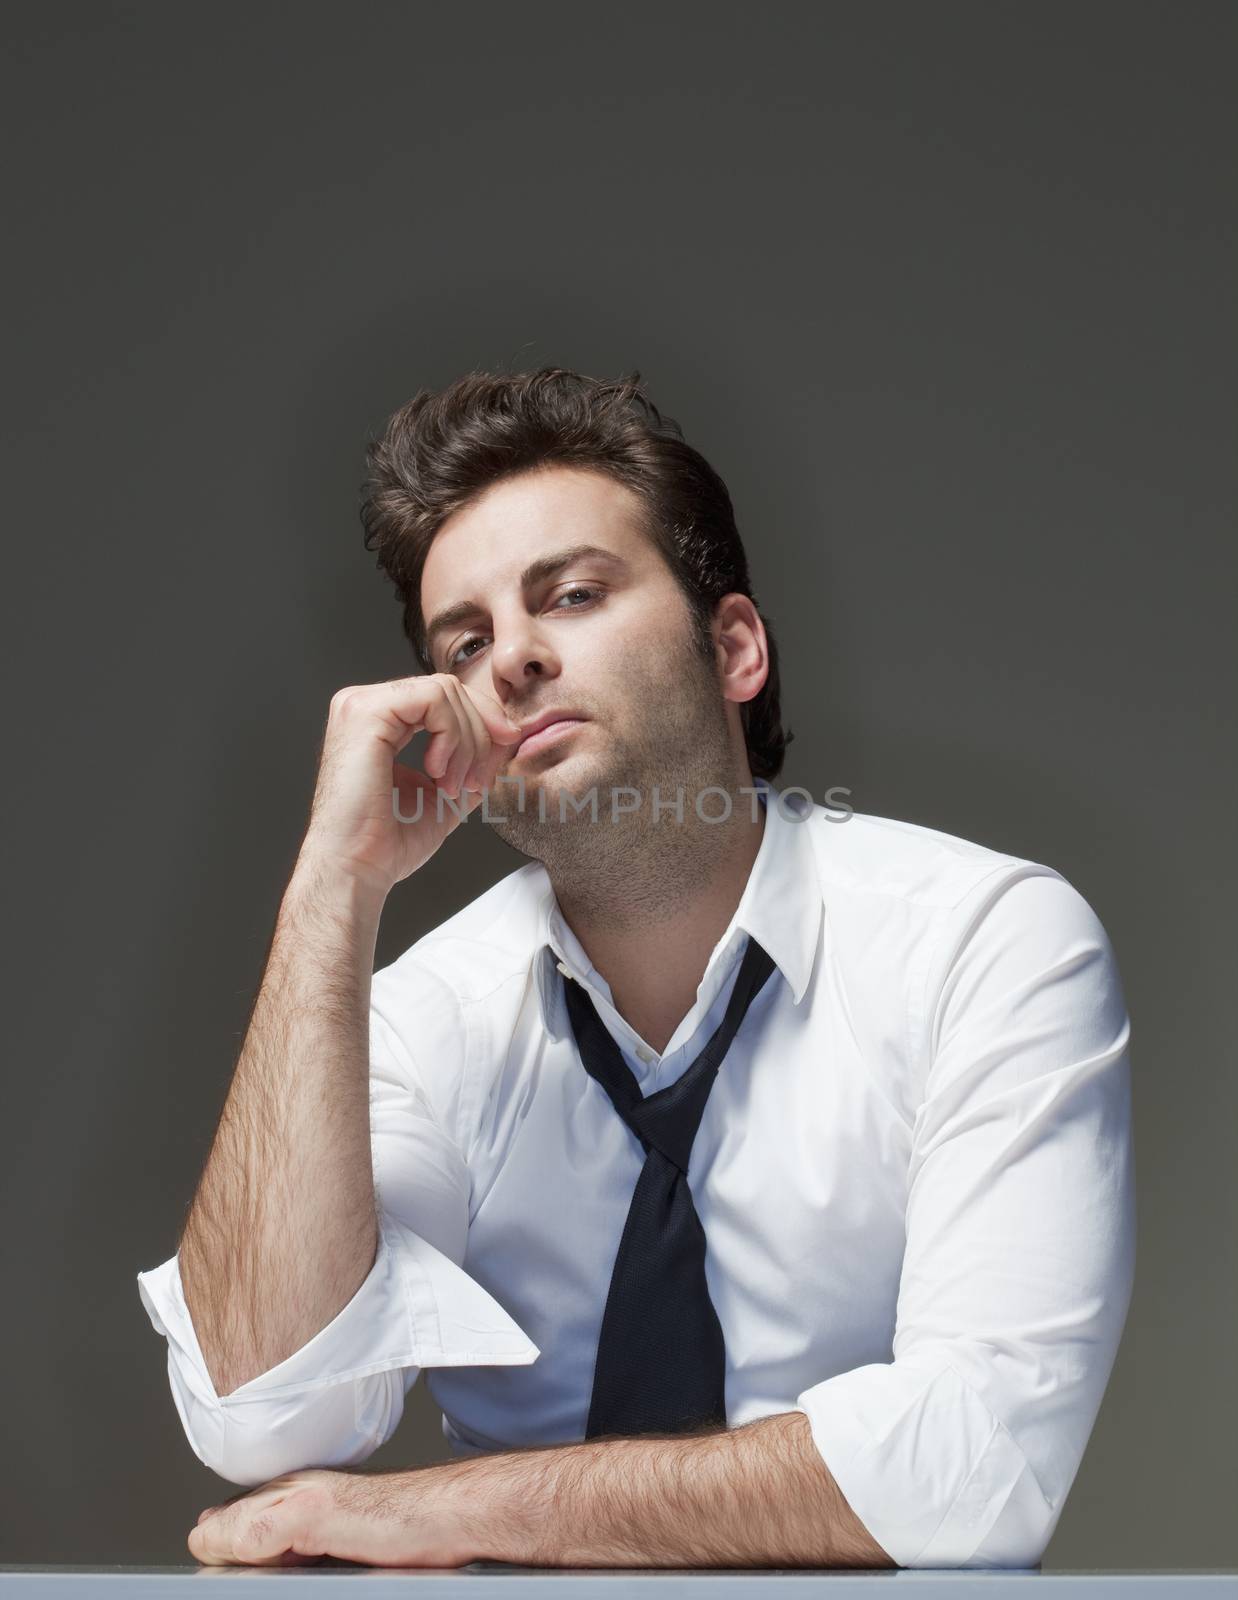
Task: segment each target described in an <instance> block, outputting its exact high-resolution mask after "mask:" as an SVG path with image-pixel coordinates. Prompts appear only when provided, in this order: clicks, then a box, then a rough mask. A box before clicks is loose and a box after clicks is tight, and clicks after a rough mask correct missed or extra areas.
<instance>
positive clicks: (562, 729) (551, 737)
mask: <svg viewBox="0 0 1238 1600" xmlns="http://www.w3.org/2000/svg"><path fill="white" fill-rule="evenodd" d="M587 720H588V719H587V718H585V717H573V716H563V717H556V718H554V719H553V720H552V721H549V722H544V723H542V725H541V726H540V727H537V728H535V729H534V730H533V732H531V733H527V734H526V735H525V736H524V738H523V739H522V740H521V741H520V743H519V745H518V746H517V747H516V755H517V756H524V755H533V754H534V753H535V752H536V751H538V750H544V749H546V748H548V747H549V746H550V745H552V744H554V743H555V742H556V741H557V740H559V739H563V738H566V737H567V735H568V734H570V733H574V732H575V731H576V729H577V728H583V727H584V725H585V722H586V721H587Z"/></svg>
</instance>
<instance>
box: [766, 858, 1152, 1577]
mask: <svg viewBox="0 0 1238 1600" xmlns="http://www.w3.org/2000/svg"><path fill="white" fill-rule="evenodd" d="M924 997H925V998H924V1002H923V1004H922V1005H921V1006H920V1007H919V1008H918V1009H919V1014H920V1016H922V1018H923V1026H922V1028H917V1031H918V1032H920V1035H921V1037H922V1039H923V1041H924V1048H923V1062H924V1070H923V1079H922V1081H923V1083H924V1092H923V1096H922V1099H921V1102H920V1106H919V1110H918V1112H917V1115H916V1120H915V1125H914V1129H913V1133H912V1157H911V1162H910V1169H909V1176H908V1194H907V1209H906V1249H905V1253H904V1258H903V1267H902V1274H901V1278H900V1284H899V1294H898V1306H897V1314H896V1321H895V1333H894V1339H893V1350H892V1354H893V1358H894V1359H893V1361H892V1362H889V1363H875V1364H872V1365H869V1366H863V1367H859V1368H856V1369H855V1370H853V1371H850V1372H845V1373H842V1374H840V1375H838V1376H836V1377H833V1378H830V1379H828V1380H826V1381H824V1382H822V1383H819V1384H816V1385H814V1386H813V1387H811V1388H809V1389H807V1390H805V1391H804V1392H803V1393H802V1394H800V1395H799V1396H798V1398H797V1400H796V1404H795V1409H796V1410H800V1411H803V1412H804V1413H805V1414H806V1415H807V1417H808V1419H809V1424H810V1427H811V1430H812V1435H813V1439H814V1442H815V1444H816V1446H817V1449H818V1450H819V1452H820V1454H821V1456H822V1458H823V1459H824V1461H825V1463H826V1465H827V1466H828V1467H829V1469H830V1471H831V1473H832V1475H833V1477H834V1478H835V1480H836V1481H837V1483H838V1486H839V1488H840V1489H841V1491H842V1493H843V1495H844V1496H845V1497H846V1499H847V1501H848V1503H849V1505H850V1506H851V1508H852V1509H853V1510H854V1512H855V1513H856V1515H857V1516H858V1517H859V1518H860V1520H861V1521H862V1522H863V1523H864V1525H865V1527H866V1528H867V1529H868V1530H869V1532H870V1533H871V1534H872V1536H873V1538H874V1539H875V1540H876V1541H877V1542H878V1543H879V1544H880V1545H881V1547H882V1548H883V1549H884V1550H885V1551H886V1553H887V1554H888V1555H889V1556H890V1557H891V1559H892V1560H894V1561H896V1562H897V1563H898V1564H899V1565H900V1566H904V1567H969V1566H986V1567H988V1566H993V1567H1029V1566H1035V1565H1036V1564H1037V1563H1038V1562H1039V1561H1040V1559H1041V1556H1042V1554H1043V1552H1044V1549H1045V1546H1046V1545H1047V1544H1048V1541H1049V1538H1050V1536H1051V1535H1052V1533H1053V1530H1054V1528H1055V1527H1056V1525H1057V1521H1058V1518H1059V1516H1060V1514H1061V1510H1062V1506H1063V1504H1064V1501H1065V1498H1066V1495H1067V1493H1068V1491H1069V1489H1070V1487H1071V1484H1072V1483H1073V1481H1074V1478H1075V1474H1076V1472H1077V1470H1078V1467H1079V1463H1080V1460H1081V1459H1082V1456H1083V1451H1084V1448H1085V1446H1086V1444H1087V1441H1088V1437H1089V1435H1090V1433H1091V1430H1092V1425H1093V1423H1094V1421H1095V1419H1096V1414H1097V1411H1098V1409H1099V1407H1100V1403H1101V1398H1102V1396H1103V1394H1104V1390H1105V1385H1106V1383H1107V1382H1108V1379H1109V1374H1110V1371H1111V1369H1112V1366H1113V1361H1114V1358H1115V1355H1116V1353H1117V1348H1118V1343H1119V1340H1120V1338H1121V1334H1122V1329H1123V1326H1124V1323H1125V1320H1126V1313H1127V1309H1128V1306H1129V1302H1130V1296H1131V1290H1132V1287H1133V1282H1134V1266H1135V1193H1134V1156H1133V1148H1132V1138H1131V1132H1132V1130H1131V1103H1130V1068H1129V1038H1130V1026H1129V1021H1128V1017H1127V1012H1126V1005H1125V1000H1124V997H1123V993H1122V987H1121V982H1120V979H1119V975H1118V970H1117V965H1116V962H1115V959H1114V955H1113V951H1112V948H1111V946H1110V943H1109V940H1108V938H1107V936H1106V934H1105V930H1104V928H1103V927H1102V926H1101V923H1100V922H1099V920H1098V919H1097V917H1096V915H1095V914H1094V912H1093V911H1092V909H1091V908H1090V906H1089V905H1088V903H1087V901H1086V900H1085V899H1084V898H1083V897H1082V896H1081V895H1080V894H1079V893H1078V892H1077V891H1076V890H1075V889H1074V888H1073V887H1072V886H1071V885H1070V884H1069V883H1067V882H1066V880H1065V879H1064V878H1062V877H1061V876H1060V875H1059V874H1056V873H1054V872H1052V870H1051V869H1049V868H1045V867H1038V866H1034V865H1031V864H1026V865H1024V866H1021V867H1020V868H1018V869H1013V870H1010V869H1008V870H1007V871H1006V872H1004V873H1002V874H999V875H997V877H996V878H995V879H993V880H986V881H985V882H984V883H983V884H981V885H980V886H979V887H978V888H977V889H976V890H974V891H973V892H972V893H971V894H970V895H969V896H968V897H967V899H966V900H965V902H964V903H963V904H961V905H960V906H959V907H957V908H956V910H955V912H954V913H953V914H951V915H949V916H947V917H945V919H944V929H943V933H942V936H941V940H940V946H939V949H938V951H937V953H936V955H935V956H934V959H933V961H932V962H931V963H930V966H929V969H928V973H927V977H926V982H925V989H924ZM913 1016H914V1012H913Z"/></svg>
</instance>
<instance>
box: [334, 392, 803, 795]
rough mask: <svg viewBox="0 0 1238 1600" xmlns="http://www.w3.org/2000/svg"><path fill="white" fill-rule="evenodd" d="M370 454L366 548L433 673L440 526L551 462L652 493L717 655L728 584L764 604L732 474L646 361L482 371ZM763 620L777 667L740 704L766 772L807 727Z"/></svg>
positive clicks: (703, 642)
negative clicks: (425, 599) (694, 440)
mask: <svg viewBox="0 0 1238 1600" xmlns="http://www.w3.org/2000/svg"><path fill="white" fill-rule="evenodd" d="M366 463H367V468H368V471H367V477H366V481H365V484H364V486H363V495H364V498H363V501H362V506H361V522H362V526H363V528H364V529H365V548H366V549H367V550H370V551H373V552H376V554H377V565H378V566H379V567H380V568H381V569H382V570H383V571H384V572H385V573H386V574H387V576H388V577H389V578H390V579H391V581H392V583H393V584H394V585H395V588H396V591H397V593H398V595H399V598H400V600H401V602H402V604H403V608H404V633H405V635H406V637H407V638H408V641H409V643H410V644H411V646H412V648H413V653H414V655H415V656H416V658H417V661H418V663H419V665H420V667H421V668H422V670H423V671H424V672H426V673H431V672H433V671H434V667H433V664H432V662H431V660H430V656H429V651H428V648H427V642H426V634H425V619H424V617H423V615H422V608H421V577H422V571H423V569H424V567H425V563H426V558H427V556H428V555H429V551H430V545H431V543H432V541H433V539H434V536H435V534H436V533H437V532H438V530H439V529H440V528H441V527H442V525H443V523H444V522H446V520H447V518H448V517H450V516H452V515H453V513H455V512H457V511H460V510H462V509H463V508H464V507H465V506H467V505H469V504H471V503H472V502H473V501H475V500H477V499H478V498H479V497H480V496H481V495H482V494H483V493H484V492H485V490H486V489H488V488H489V487H490V485H492V484H494V483H497V482H498V481H499V480H500V479H502V478H508V477H512V476H514V475H516V474H518V473H522V472H528V471H531V470H534V469H536V468H539V467H545V466H550V465H560V466H574V467H587V468H592V469H593V470H594V471H597V472H603V473H606V474H608V475H609V476H610V477H612V478H614V479H616V480H617V481H618V482H619V483H622V484H624V485H626V486H627V487H628V488H629V489H631V490H633V491H634V492H635V493H636V494H637V495H638V496H639V497H640V500H641V501H642V503H643V507H644V517H643V531H644V532H645V534H646V535H647V536H648V538H649V539H650V540H652V542H653V543H654V545H655V546H656V547H657V548H658V550H659V551H660V552H661V554H662V556H663V558H664V560H665V561H666V563H667V566H668V567H669V568H670V571H671V573H672V575H673V576H674V578H675V581H676V582H677V583H678V585H679V587H680V589H681V590H682V592H683V594H684V596H685V597H686V599H687V601H688V605H689V610H690V616H691V619H692V635H693V642H694V644H695V646H696V648H697V649H699V650H700V651H701V653H702V655H703V656H705V657H707V658H710V657H712V638H711V634H710V622H711V619H712V616H713V612H714V608H715V606H716V604H717V602H718V600H719V599H720V598H721V597H722V596H723V595H725V594H743V595H747V597H748V598H749V599H750V600H752V602H753V604H754V605H755V604H756V596H755V595H754V594H753V593H752V587H751V582H750V579H749V575H748V558H747V556H746V555H745V553H744V547H743V544H742V543H741V541H740V537H739V532H738V530H737V528H736V526H735V513H734V510H733V509H732V506H731V497H730V495H729V493H728V492H727V488H726V485H725V484H724V483H723V481H722V479H721V478H720V477H719V476H718V474H717V473H716V472H715V471H714V469H713V468H712V467H711V466H710V465H709V463H708V462H707V461H706V460H705V458H704V456H702V455H701V454H700V452H699V451H697V450H694V449H693V448H692V446H691V445H690V444H687V443H686V442H685V440H684V437H683V431H682V429H681V428H680V427H679V424H678V423H677V422H675V421H674V420H673V418H671V417H667V416H663V415H662V414H661V413H660V412H659V410H658V408H657V407H656V406H655V405H654V404H653V402H652V401H651V400H650V399H649V398H648V396H647V395H646V394H645V392H644V390H643V388H642V386H641V382H640V373H639V372H632V373H631V374H630V375H629V376H627V377H624V378H619V379H616V380H615V381H613V382H611V381H606V380H602V379H598V378H589V377H584V376H582V375H581V374H580V373H576V372H569V371H566V370H565V369H564V368H562V367H542V368H540V369H539V370H538V371H536V372H518V373H493V372H470V373H467V374H466V375H465V376H463V377H461V378H458V379H457V380H456V381H455V382H454V383H452V384H451V385H450V386H449V387H448V388H446V389H443V390H442V391H441V392H439V393H431V392H430V391H427V390H422V391H421V392H420V393H418V394H417V395H416V396H415V397H414V398H413V399H412V400H410V401H409V402H408V403H407V404H406V405H404V406H401V407H400V409H399V410H398V411H396V412H395V413H394V414H393V415H392V416H391V418H390V419H389V420H388V422H387V425H386V427H385V429H384V431H383V433H382V436H381V437H380V438H377V439H374V440H372V441H371V442H370V443H369V444H368V445H367V447H366ZM759 609H760V608H759V607H758V610H759ZM762 622H763V623H764V626H765V633H766V641H767V644H768V649H769V676H768V677H767V679H766V682H765V684H764V685H763V686H762V688H761V691H760V693H759V694H757V695H756V696H754V698H753V699H751V700H749V701H746V702H744V703H743V704H742V705H741V706H740V708H739V709H740V716H741V721H742V726H743V730H744V738H745V741H746V743H747V747H748V765H749V767H750V769H751V771H752V775H753V777H754V778H766V779H771V780H772V779H773V778H775V777H777V775H778V773H779V772H780V771H781V769H782V764H783V758H784V754H785V752H786V748H787V746H788V745H789V744H790V743H791V740H792V739H793V738H794V734H792V733H791V732H790V731H787V732H784V731H783V727H782V721H781V711H780V706H779V675H778V648H777V645H776V644H775V642H774V635H773V630H772V629H771V628H770V626H769V623H768V621H766V619H765V618H764V617H762Z"/></svg>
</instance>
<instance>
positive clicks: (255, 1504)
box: [188, 1489, 284, 1566]
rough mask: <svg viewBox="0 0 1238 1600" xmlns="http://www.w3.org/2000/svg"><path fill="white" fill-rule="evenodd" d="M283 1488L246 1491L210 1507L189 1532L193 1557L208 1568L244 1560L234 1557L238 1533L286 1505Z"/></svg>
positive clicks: (189, 1542)
mask: <svg viewBox="0 0 1238 1600" xmlns="http://www.w3.org/2000/svg"><path fill="white" fill-rule="evenodd" d="M283 1497H284V1491H283V1490H282V1489H277V1490H272V1489H257V1490H249V1491H245V1492H243V1493H242V1494H241V1495H240V1496H239V1497H237V1498H235V1499H232V1500H226V1501H224V1503H223V1504H222V1505H218V1506H214V1507H210V1508H208V1510H209V1512H210V1514H209V1515H207V1514H206V1513H204V1514H203V1516H202V1517H201V1518H199V1520H198V1523H197V1525H196V1526H195V1527H193V1528H191V1529H190V1530H189V1539H188V1545H189V1550H190V1554H191V1555H193V1556H195V1557H196V1558H197V1560H199V1561H201V1562H202V1563H203V1564H204V1565H207V1566H216V1565H220V1564H223V1563H227V1562H230V1561H234V1560H243V1559H245V1558H243V1557H237V1556H235V1555H234V1553H233V1552H234V1550H235V1547H236V1540H237V1536H238V1532H239V1531H240V1530H242V1529H244V1528H247V1527H248V1526H249V1525H250V1524H252V1523H254V1522H255V1521H257V1520H259V1519H261V1518H262V1517H264V1516H266V1515H268V1514H269V1513H270V1512H271V1511H272V1510H273V1509H275V1508H277V1507H278V1506H279V1505H280V1503H281V1502H282V1500H283Z"/></svg>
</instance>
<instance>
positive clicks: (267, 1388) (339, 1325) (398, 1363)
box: [138, 1217, 541, 1410]
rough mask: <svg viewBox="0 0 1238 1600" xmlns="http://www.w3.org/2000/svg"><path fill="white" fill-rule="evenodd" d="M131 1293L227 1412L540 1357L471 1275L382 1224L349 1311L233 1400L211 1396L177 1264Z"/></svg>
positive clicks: (194, 1382)
mask: <svg viewBox="0 0 1238 1600" xmlns="http://www.w3.org/2000/svg"><path fill="white" fill-rule="evenodd" d="M138 1292H139V1294H140V1295H141V1298H142V1303H143V1305H144V1306H145V1307H146V1312H147V1315H148V1316H149V1317H150V1320H151V1323H152V1325H153V1326H154V1328H155V1330H156V1332H158V1333H161V1334H163V1335H164V1337H165V1338H166V1339H167V1340H168V1344H169V1347H170V1350H171V1352H172V1353H173V1354H174V1355H175V1356H176V1357H178V1358H179V1359H178V1361H177V1366H178V1369H179V1370H180V1372H181V1374H182V1375H183V1377H184V1378H185V1380H186V1382H187V1383H188V1384H189V1387H190V1388H191V1390H192V1391H193V1392H194V1394H195V1396H196V1398H198V1399H199V1400H200V1401H201V1402H202V1403H203V1404H206V1405H211V1406H221V1407H223V1408H224V1409H225V1410H235V1409H237V1408H240V1407H243V1406H245V1405H247V1404H249V1403H251V1402H262V1401H267V1400H272V1399H278V1398H279V1397H281V1396H288V1395H294V1394H308V1393H311V1392H312V1391H314V1390H317V1389H323V1388H326V1387H328V1386H329V1385H331V1384H337V1383H346V1382H348V1381H350V1380H355V1379H359V1378H364V1377H367V1376H370V1375H371V1374H373V1373H378V1372H386V1371H390V1370H391V1369H393V1368H397V1367H418V1368H420V1367H462V1366H492V1365H493V1366H501V1365H515V1366H519V1365H528V1364H529V1363H530V1362H533V1361H535V1360H536V1359H537V1357H538V1356H539V1355H540V1354H541V1352H540V1350H539V1349H538V1347H537V1346H536V1345H535V1344H533V1342H532V1341H531V1340H530V1339H529V1338H528V1337H527V1336H526V1335H525V1333H524V1331H523V1330H522V1329H521V1328H520V1327H519V1326H518V1325H517V1324H516V1323H515V1322H514V1321H513V1320H512V1318H511V1317H510V1316H509V1315H508V1314H507V1312H506V1311H504V1309H503V1307H502V1306H501V1305H500V1304H499V1303H498V1301H497V1300H495V1299H494V1298H493V1297H492V1296H491V1295H489V1294H487V1293H486V1291H485V1290H484V1289H482V1288H481V1286H480V1285H479V1284H477V1283H476V1282H475V1281H474V1280H473V1279H472V1278H470V1277H469V1275H468V1273H466V1272H465V1271H463V1269H462V1268H460V1267H458V1266H457V1265H456V1264H455V1262H454V1261H452V1260H451V1259H450V1258H449V1257H448V1256H445V1255H444V1254H443V1252H442V1251H441V1250H438V1249H436V1248H435V1246H434V1245H432V1244H430V1243H429V1242H428V1241H427V1240H425V1239H423V1238H421V1237H420V1236H419V1235H418V1234H416V1233H413V1232H412V1230H411V1229H409V1228H406V1227H405V1226H404V1225H403V1224H401V1223H398V1222H395V1221H394V1220H392V1219H391V1218H388V1217H381V1218H380V1221H379V1238H378V1250H377V1254H376V1256H375V1259H374V1264H373V1266H372V1267H371V1269H370V1272H369V1275H368V1276H367V1277H366V1279H365V1281H364V1282H363V1283H362V1284H361V1286H360V1287H359V1288H358V1290H357V1292H356V1294H355V1295H354V1296H353V1297H352V1299H351V1300H350V1301H349V1302H348V1304H347V1305H346V1306H345V1307H344V1308H343V1309H342V1310H341V1311H340V1312H339V1313H338V1314H337V1315H336V1316H335V1317H334V1318H333V1320H332V1321H331V1322H329V1323H328V1324H327V1325H326V1327H325V1328H322V1329H321V1330H320V1331H319V1332H318V1333H316V1334H315V1335H314V1337H313V1338H312V1339H310V1340H309V1342H308V1343H307V1344H304V1345H302V1346H301V1348H300V1349H299V1350H294V1351H293V1353H292V1354H291V1355H290V1356H288V1357H286V1358H285V1359H284V1360H283V1361H281V1362H279V1363H278V1364H277V1365H276V1366H274V1367H271V1368H269V1369H268V1370H267V1371H266V1372H262V1373H259V1374H258V1376H257V1377H254V1378H251V1379H250V1380H249V1381H248V1382H247V1383H243V1384H242V1385H241V1386H240V1387H239V1388H238V1389H234V1390H233V1391H232V1393H231V1394H227V1395H223V1396H219V1395H217V1394H216V1393H215V1387H214V1384H213V1383H212V1381H211V1378H210V1374H209V1372H208V1369H207V1366H206V1363H205V1361H204V1360H203V1357H202V1352H201V1349H200V1348H199V1345H198V1340H197V1335H196V1333H195V1332H194V1327H193V1322H192V1319H191V1318H190V1316H189V1311H188V1307H187V1306H186V1303H185V1297H184V1292H183V1289H182V1286H181V1278H180V1268H179V1261H178V1258H177V1257H176V1256H172V1257H171V1258H170V1259H169V1260H167V1261H165V1262H164V1263H163V1264H162V1265H161V1266H159V1267H156V1268H153V1269H152V1270H151V1271H149V1272H140V1273H139V1274H138Z"/></svg>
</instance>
